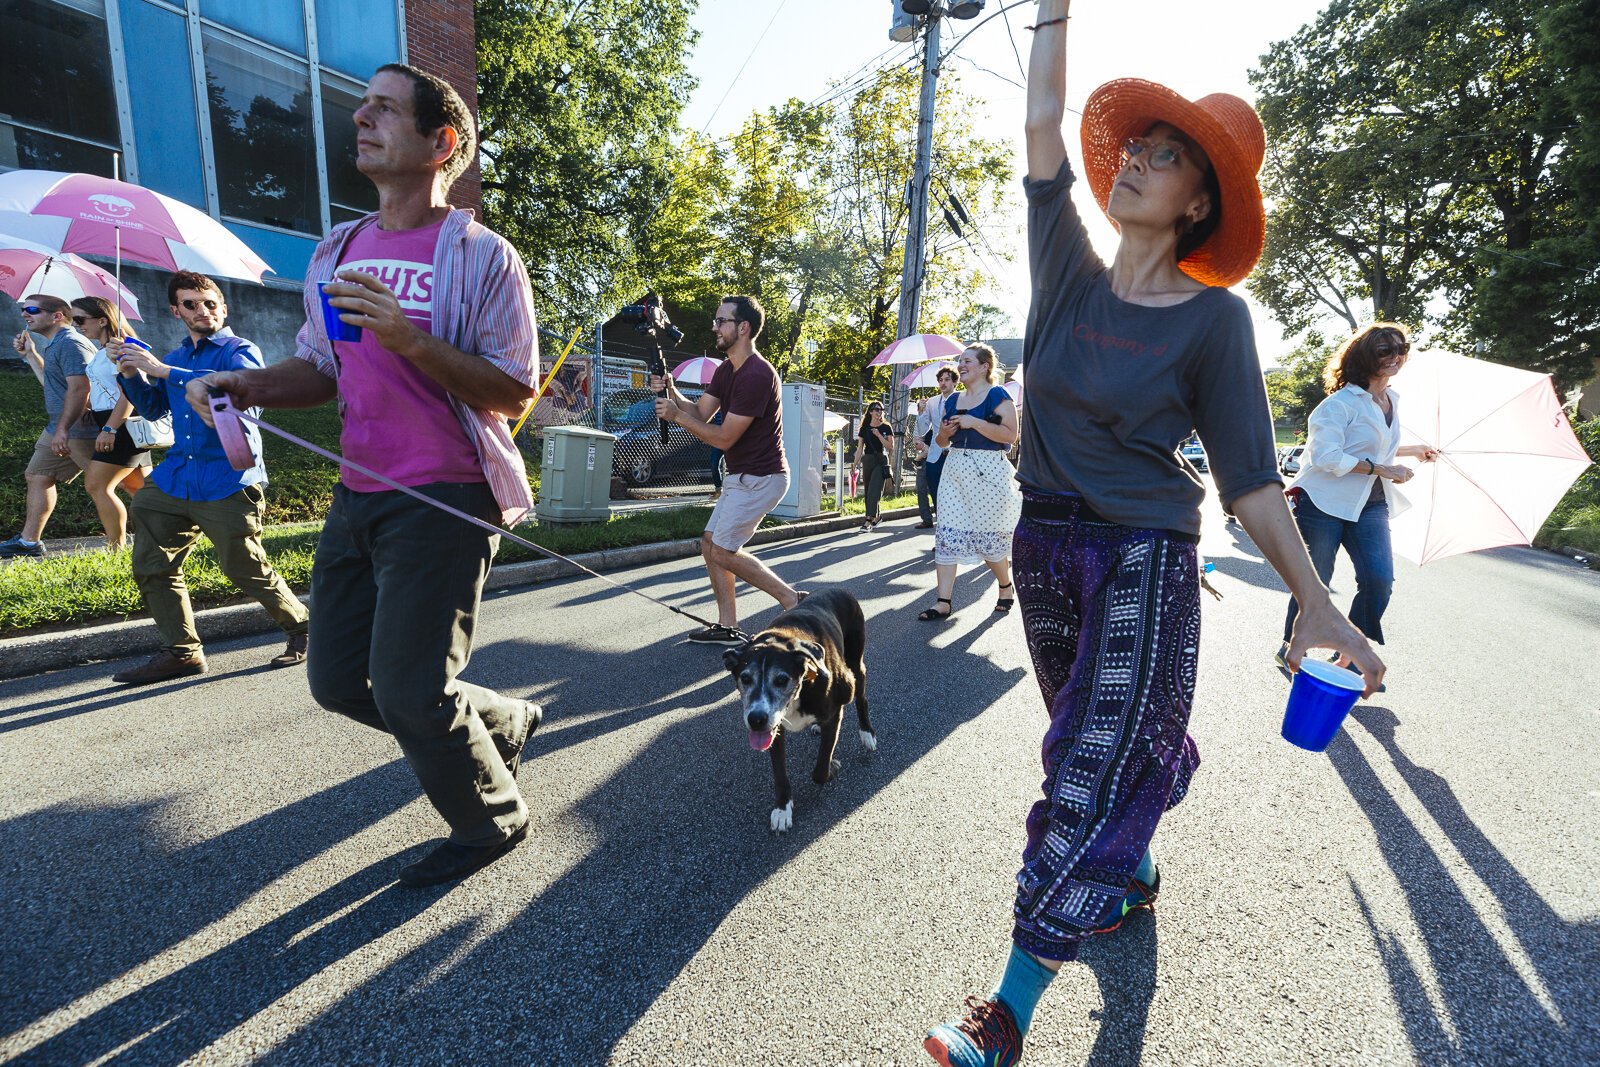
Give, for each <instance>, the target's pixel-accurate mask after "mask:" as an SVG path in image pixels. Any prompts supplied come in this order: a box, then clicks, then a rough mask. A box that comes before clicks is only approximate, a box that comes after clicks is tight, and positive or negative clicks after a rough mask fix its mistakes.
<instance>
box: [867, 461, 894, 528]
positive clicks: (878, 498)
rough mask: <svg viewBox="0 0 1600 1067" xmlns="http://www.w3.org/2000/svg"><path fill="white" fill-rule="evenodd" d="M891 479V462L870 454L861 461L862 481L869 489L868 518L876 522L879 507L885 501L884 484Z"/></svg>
mask: <svg viewBox="0 0 1600 1067" xmlns="http://www.w3.org/2000/svg"><path fill="white" fill-rule="evenodd" d="M888 477H889V461H888V460H887V459H886V458H884V457H883V456H880V455H877V454H875V453H872V452H868V453H867V454H866V456H865V457H863V459H862V461H861V479H862V481H863V482H865V483H866V487H867V518H868V519H870V520H872V521H874V522H876V521H877V519H878V505H879V504H880V503H881V502H882V500H883V483H884V481H885V480H887V479H888Z"/></svg>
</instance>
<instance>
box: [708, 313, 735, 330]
mask: <svg viewBox="0 0 1600 1067" xmlns="http://www.w3.org/2000/svg"><path fill="white" fill-rule="evenodd" d="M738 321H739V320H738V319H725V318H723V317H722V316H721V315H718V316H717V317H716V318H714V319H712V320H711V328H712V329H713V330H720V329H722V328H723V327H724V326H731V325H732V324H734V323H736V322H738Z"/></svg>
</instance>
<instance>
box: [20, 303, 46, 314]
mask: <svg viewBox="0 0 1600 1067" xmlns="http://www.w3.org/2000/svg"><path fill="white" fill-rule="evenodd" d="M22 313H23V314H24V315H43V314H44V308H42V307H35V306H34V305H32V304H29V305H27V306H26V307H24V308H23V309H22Z"/></svg>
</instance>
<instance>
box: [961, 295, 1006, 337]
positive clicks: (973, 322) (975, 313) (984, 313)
mask: <svg viewBox="0 0 1600 1067" xmlns="http://www.w3.org/2000/svg"><path fill="white" fill-rule="evenodd" d="M1016 328H1017V327H1016V323H1015V322H1014V321H1013V320H1012V318H1011V315H1010V313H1009V312H1007V311H1005V309H1003V308H998V307H995V306H994V305H993V304H985V303H976V304H969V305H967V307H966V308H965V309H964V310H963V311H962V312H961V314H960V315H957V316H956V330H955V334H954V337H955V338H956V340H958V341H983V340H987V339H989V338H992V337H1009V336H1011V335H1012V331H1014V330H1015V329H1016Z"/></svg>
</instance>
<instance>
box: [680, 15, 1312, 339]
mask: <svg viewBox="0 0 1600 1067" xmlns="http://www.w3.org/2000/svg"><path fill="white" fill-rule="evenodd" d="M1324 2H1325V0H1235V2H1233V3H1229V4H1226V5H1203V4H1196V3H1195V2H1194V0H1143V2H1141V3H1137V4H1128V3H1111V2H1101V0H1079V2H1078V3H1077V4H1075V5H1074V6H1073V11H1072V24H1071V36H1070V39H1069V43H1068V46H1067V48H1068V52H1067V59H1068V65H1067V106H1068V107H1069V108H1074V109H1078V108H1081V107H1082V106H1083V101H1084V99H1085V98H1086V97H1087V96H1088V95H1089V92H1090V91H1091V90H1092V89H1093V88H1094V87H1095V86H1097V85H1099V84H1101V83H1102V82H1105V81H1108V80H1110V79H1112V78H1118V77H1141V78H1149V79H1152V80H1154V81H1158V82H1161V83H1163V84H1165V85H1168V86H1170V87H1171V88H1173V89H1175V90H1177V91H1178V92H1180V93H1182V94H1184V95H1185V96H1188V97H1190V98H1191V99H1192V98H1194V97H1199V96H1204V95H1206V94H1207V93H1213V92H1230V93H1236V94H1238V95H1239V96H1242V97H1244V98H1245V99H1246V100H1252V101H1253V100H1254V98H1255V96H1254V94H1253V93H1252V92H1251V91H1250V85H1249V82H1248V81H1247V80H1246V74H1247V72H1248V71H1249V69H1250V68H1251V67H1252V66H1254V65H1255V64H1256V62H1257V61H1258V59H1259V57H1260V56H1261V55H1262V54H1263V53H1264V52H1266V50H1267V49H1268V48H1269V47H1270V46H1271V45H1272V43H1273V42H1275V41H1278V40H1282V39H1283V38H1285V37H1288V36H1290V35H1292V34H1293V33H1294V32H1295V31H1296V30H1298V29H1299V28H1300V27H1301V26H1302V25H1304V24H1306V23H1307V22H1310V21H1312V20H1313V19H1314V18H1315V17H1316V16H1317V13H1318V11H1319V10H1320V9H1321V7H1322V6H1323V3H1324ZM1003 6H1005V3H1004V2H1003V0H989V2H988V4H987V6H986V8H985V10H984V12H983V14H982V15H980V16H979V17H978V18H977V19H974V20H972V21H970V22H960V21H955V20H946V22H945V25H944V28H943V30H942V31H941V32H942V33H943V43H944V45H945V47H948V43H949V42H950V40H951V39H952V35H953V34H956V35H958V34H961V33H965V32H967V31H968V30H973V36H972V38H971V39H970V40H969V41H967V42H965V43H964V44H962V45H961V48H960V50H959V51H958V52H957V53H956V54H955V58H953V59H952V60H950V61H949V62H950V65H949V67H948V69H949V70H953V71H955V72H957V73H958V74H959V75H960V79H961V84H962V87H963V89H964V90H965V91H966V92H967V93H969V94H972V95H973V96H976V97H978V98H980V99H982V100H983V101H984V102H985V104H986V106H987V108H988V114H987V115H986V116H984V117H983V119H982V120H981V121H979V122H978V123H976V125H977V127H978V129H979V130H980V131H981V132H982V133H983V134H984V135H985V136H987V137H990V138H1004V139H1007V140H1009V141H1010V142H1011V143H1012V144H1013V145H1014V147H1015V151H1016V164H1015V170H1016V173H1017V175H1018V181H1019V184H1018V185H1017V187H1016V190H1015V196H1014V200H1013V204H1014V211H1013V212H1012V213H1011V215H1010V216H1008V217H999V218H991V219H981V218H980V219H977V220H975V221H977V222H978V223H979V224H980V225H981V226H982V227H983V228H984V230H985V232H986V233H987V234H988V237H989V241H990V243H991V244H992V245H994V247H995V248H996V249H997V250H999V251H1001V252H1010V253H1012V254H1013V255H1014V256H1015V257H1016V258H1015V261H1014V262H1013V263H1012V264H1011V266H1010V267H1009V269H1008V270H1007V271H1006V273H1005V274H1003V275H1002V276H1001V278H1000V281H1001V282H1002V283H1004V288H1005V289H1006V290H1007V291H1006V292H1004V293H997V294H994V295H992V296H991V299H992V300H993V302H994V303H996V304H998V305H1000V306H1001V307H1004V308H1006V309H1007V310H1008V311H1009V312H1010V313H1011V314H1012V316H1013V317H1014V319H1015V320H1016V325H1017V328H1018V331H1019V332H1020V329H1021V324H1022V312H1023V310H1025V308H1024V305H1025V303H1026V299H1027V297H1026V294H1027V291H1028V285H1027V269H1026V265H1025V263H1024V257H1023V256H1022V255H1021V254H1020V253H1021V252H1022V249H1023V245H1022V213H1021V201H1022V196H1021V185H1020V178H1021V175H1022V173H1023V171H1024V169H1025V164H1024V160H1023V154H1022V153H1023V144H1022V114H1023V90H1022V88H1021V87H1020V86H1019V85H1018V84H1012V83H1013V82H1015V83H1020V82H1022V81H1023V80H1024V78H1023V75H1022V73H1021V72H1020V71H1019V69H1018V62H1017V54H1016V53H1015V52H1013V51H1012V45H1011V38H1010V37H1008V36H1007V33H1006V23H1007V21H1008V19H1009V22H1010V25H1011V29H1012V32H1013V34H1014V35H1015V40H1016V47H1017V49H1018V51H1020V53H1021V57H1022V63H1023V64H1024V65H1026V63H1027V59H1028V46H1029V38H1030V37H1031V36H1032V35H1031V34H1028V33H1026V32H1024V31H1023V29H1022V27H1023V26H1024V25H1027V24H1029V23H1031V22H1032V21H1033V20H1034V17H1035V11H1036V8H1035V6H1034V5H1033V4H1031V3H1024V4H1023V5H1021V6H1020V7H1018V8H1016V9H1015V10H1013V11H1010V12H1008V14H1007V15H1004V16H1001V17H998V18H994V19H992V20H990V21H989V22H987V23H985V24H984V25H983V26H982V27H979V28H976V29H973V28H974V27H976V26H977V23H978V22H980V21H982V20H983V19H984V18H986V17H987V16H989V15H992V14H994V13H995V12H996V11H999V10H1000V9H1001V8H1002V7H1003ZM890 13H891V3H890V0H700V8H699V12H698V13H697V14H696V16H695V20H694V24H695V27H696V28H697V29H698V30H699V31H700V34H701V37H700V43H699V45H698V47H697V48H696V50H695V54H694V57H693V59H692V60H691V63H690V70H691V71H692V72H693V73H694V74H695V75H696V76H697V77H698V78H699V79H700V87H699V88H698V90H696V92H695V94H694V96H693V98H692V99H691V100H690V102H689V106H688V108H687V109H686V111H685V112H684V116H683V124H684V126H685V127H687V128H692V129H696V130H700V129H704V130H707V131H708V132H709V133H710V134H711V135H712V136H714V137H719V136H723V135H725V134H728V133H730V132H733V131H735V130H737V129H738V127H739V125H740V123H742V122H743V120H744V119H745V117H746V116H748V115H749V114H750V112H751V111H753V110H755V109H756V108H764V107H768V106H770V105H773V104H777V103H781V102H782V101H784V100H787V99H789V98H790V97H799V98H800V99H802V100H806V101H811V100H815V99H817V98H819V97H821V96H823V95H824V94H825V93H826V91H827V88H828V82H829V81H830V80H832V79H838V78H843V77H845V76H847V75H849V74H851V73H852V72H854V71H856V70H857V69H858V68H860V67H861V66H862V65H863V64H865V63H867V62H868V61H869V60H871V59H873V58H874V57H875V56H878V55H879V53H881V52H883V51H884V50H885V49H886V48H890V47H891V45H892V42H891V41H890V40H889V36H888V34H889V21H890ZM769 24H770V28H769ZM763 33H764V34H765V36H763ZM915 47H917V46H916V45H913V44H902V45H893V48H894V51H893V52H891V53H890V54H889V55H887V56H885V57H884V59H885V60H894V59H900V58H906V59H909V58H910V55H911V52H912V50H913V49H914V48H915ZM966 60H971V62H970V63H969V62H966ZM747 61H748V65H747V66H746V65H745V64H746V62H747ZM973 64H977V66H974V65H973ZM741 67H744V73H743V74H742V75H739V70H740V68H741ZM978 67H984V68H987V71H985V70H979V69H977V68H978ZM735 75H739V76H738V80H737V81H735ZM1006 79H1009V81H1007V80H1006ZM730 86H731V87H732V89H731V92H730ZM724 94H726V97H727V98H726V100H723V97H724ZM719 102H720V106H719ZM1073 118H1074V116H1073V115H1071V114H1069V115H1068V126H1069V128H1068V136H1067V144H1068V146H1069V147H1070V148H1071V149H1072V152H1073V165H1074V167H1077V168H1080V172H1081V165H1082V160H1081V158H1079V157H1078V153H1077V137H1076V134H1075V131H1074V130H1073V129H1072V128H1071V124H1072V121H1073ZM1075 194H1076V195H1078V197H1079V210H1080V211H1081V212H1082V214H1083V217H1084V218H1086V219H1089V220H1091V222H1090V227H1091V231H1092V233H1093V238H1094V241H1095V244H1096V246H1097V247H1098V248H1099V249H1100V250H1101V252H1102V253H1104V254H1106V255H1107V256H1108V258H1109V254H1110V252H1111V251H1112V249H1113V248H1114V243H1115V240H1116V235H1115V231H1114V230H1112V228H1111V226H1110V225H1109V224H1108V223H1106V222H1105V221H1104V216H1103V215H1101V213H1100V210H1099V208H1098V207H1097V206H1096V205H1095V204H1094V202H1093V199H1092V198H1091V197H1090V196H1089V193H1088V187H1087V184H1086V183H1081V182H1080V183H1079V184H1078V186H1077V187H1076V189H1075ZM942 229H943V226H942V224H936V226H935V228H934V230H933V232H935V233H938V232H939V231H941V230H942ZM1238 292H1239V293H1240V295H1242V296H1244V297H1245V298H1246V299H1247V300H1248V299H1249V294H1248V293H1247V292H1246V290H1245V289H1244V287H1243V286H1241V287H1240V288H1239V289H1238ZM1252 309H1253V310H1254V312H1255V316H1256V338H1257V344H1258V346H1259V347H1260V350H1261V359H1262V362H1263V363H1264V364H1266V365H1269V366H1270V365H1272V364H1274V363H1276V362H1277V360H1278V358H1279V357H1280V356H1281V355H1283V354H1284V353H1285V352H1287V351H1288V348H1289V347H1290V346H1289V345H1288V344H1287V343H1286V342H1285V341H1284V339H1283V337H1282V334H1281V331H1280V330H1279V328H1278V326H1277V324H1276V323H1275V322H1273V321H1272V319H1271V317H1270V316H1269V315H1268V314H1267V313H1266V311H1265V310H1264V309H1262V308H1260V307H1258V306H1256V305H1254V303H1253V302H1252Z"/></svg>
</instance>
